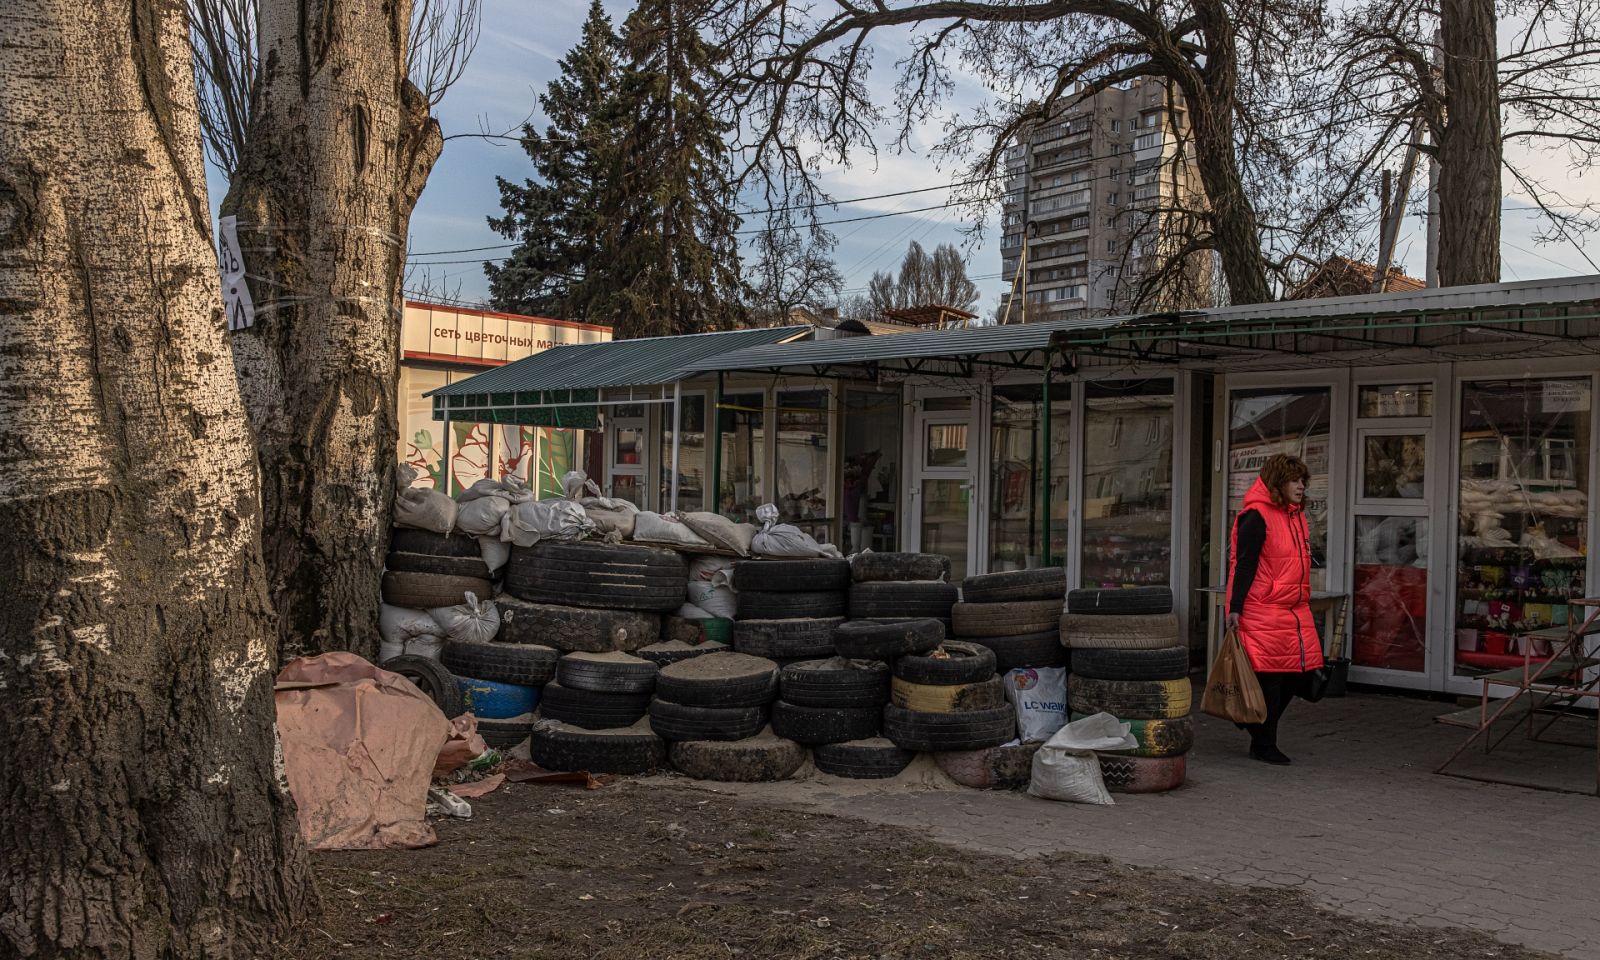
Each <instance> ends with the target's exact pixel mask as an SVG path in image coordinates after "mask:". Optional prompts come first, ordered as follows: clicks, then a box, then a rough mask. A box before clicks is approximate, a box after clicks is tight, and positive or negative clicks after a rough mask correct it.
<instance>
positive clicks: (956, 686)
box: [889, 677, 1006, 713]
mask: <svg viewBox="0 0 1600 960" xmlns="http://www.w3.org/2000/svg"><path fill="white" fill-rule="evenodd" d="M889 702H890V703H892V704H894V705H895V706H897V707H903V708H905V709H907V710H911V711H915V712H917V713H971V712H973V711H975V710H976V711H981V710H989V709H992V708H994V707H998V706H1001V705H1003V704H1005V703H1006V685H1005V681H1004V680H1002V679H1000V678H999V677H990V678H989V679H987V680H983V681H980V682H978V683H937V684H935V683H909V682H907V681H905V680H902V679H900V678H899V677H895V678H894V679H893V680H891V681H890V682H889Z"/></svg>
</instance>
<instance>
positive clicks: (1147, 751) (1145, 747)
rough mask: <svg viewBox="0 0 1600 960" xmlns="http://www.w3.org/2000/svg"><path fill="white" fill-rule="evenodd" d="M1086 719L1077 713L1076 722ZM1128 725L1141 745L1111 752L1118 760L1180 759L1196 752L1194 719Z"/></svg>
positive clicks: (1128, 721) (1083, 714)
mask: <svg viewBox="0 0 1600 960" xmlns="http://www.w3.org/2000/svg"><path fill="white" fill-rule="evenodd" d="M1086 716H1088V714H1086V713H1074V714H1072V719H1074V720H1082V719H1083V718H1084V717H1086ZM1124 722H1125V723H1127V724H1128V732H1129V733H1131V734H1132V735H1133V738H1134V739H1135V740H1137V741H1138V743H1139V745H1138V746H1137V747H1135V748H1134V749H1132V750H1113V751H1108V753H1110V754H1113V755H1115V756H1126V757H1178V756H1182V755H1183V754H1186V753H1188V752H1189V751H1190V750H1192V749H1194V720H1193V719H1192V718H1190V717H1174V718H1173V719H1171V720H1127V721H1124Z"/></svg>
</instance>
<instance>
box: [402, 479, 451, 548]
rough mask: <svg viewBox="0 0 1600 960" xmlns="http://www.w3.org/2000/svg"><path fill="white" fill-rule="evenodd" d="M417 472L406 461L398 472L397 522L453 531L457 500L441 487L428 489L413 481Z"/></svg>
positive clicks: (421, 527)
mask: <svg viewBox="0 0 1600 960" xmlns="http://www.w3.org/2000/svg"><path fill="white" fill-rule="evenodd" d="M416 479H417V471H416V469H415V468H413V467H412V466H411V465H410V464H405V463H402V464H400V467H399V469H398V470H396V471H395V484H396V486H397V487H398V489H396V490H395V495H394V525H395V526H397V527H414V528H415V529H418V530H432V531H433V532H434V533H449V532H450V528H451V527H453V526H455V524H456V502H455V501H454V500H451V499H450V498H449V497H448V496H446V495H445V494H443V493H441V492H439V491H438V490H424V489H423V488H421V487H413V486H412V485H411V484H412V483H413V482H415V481H416Z"/></svg>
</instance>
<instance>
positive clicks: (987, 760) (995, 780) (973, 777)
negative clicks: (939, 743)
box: [933, 740, 1044, 790]
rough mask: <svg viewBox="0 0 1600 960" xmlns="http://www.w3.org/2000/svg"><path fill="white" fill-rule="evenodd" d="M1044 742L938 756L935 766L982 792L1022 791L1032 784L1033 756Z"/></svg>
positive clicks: (934, 758) (965, 785)
mask: <svg viewBox="0 0 1600 960" xmlns="http://www.w3.org/2000/svg"><path fill="white" fill-rule="evenodd" d="M1042 746H1044V742H1043V741H1040V740H1034V741H1032V742H1029V743H1007V744H1001V745H1000V746H998V747H985V748H983V749H982V750H957V751H951V752H947V753H936V754H934V755H933V762H934V763H936V764H938V766H939V769H940V770H943V771H944V773H945V776H948V777H949V778H950V779H952V780H954V781H955V782H956V783H959V784H961V785H962V786H964V787H973V788H976V789H979V790H1020V789H1022V788H1025V787H1026V786H1028V784H1029V783H1031V782H1032V781H1033V755H1034V754H1035V753H1038V752H1039V748H1040V747H1042Z"/></svg>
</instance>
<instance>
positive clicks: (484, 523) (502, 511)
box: [456, 480, 511, 537]
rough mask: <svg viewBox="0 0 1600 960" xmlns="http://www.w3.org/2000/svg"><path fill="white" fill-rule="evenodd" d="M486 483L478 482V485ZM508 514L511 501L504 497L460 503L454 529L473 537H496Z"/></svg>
mask: <svg viewBox="0 0 1600 960" xmlns="http://www.w3.org/2000/svg"><path fill="white" fill-rule="evenodd" d="M488 482H489V481H487V480H479V481H478V483H479V484H481V483H488ZM473 486H477V484H474V485H473ZM510 512H511V501H510V500H507V499H506V498H505V497H499V496H491V497H479V498H477V499H475V500H466V501H462V502H461V506H460V509H458V510H457V511H456V529H458V530H461V531H462V532H463V533H470V534H472V535H473V536H474V537H497V536H499V535H500V528H501V527H502V526H504V524H505V519H506V514H508V513H510Z"/></svg>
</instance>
